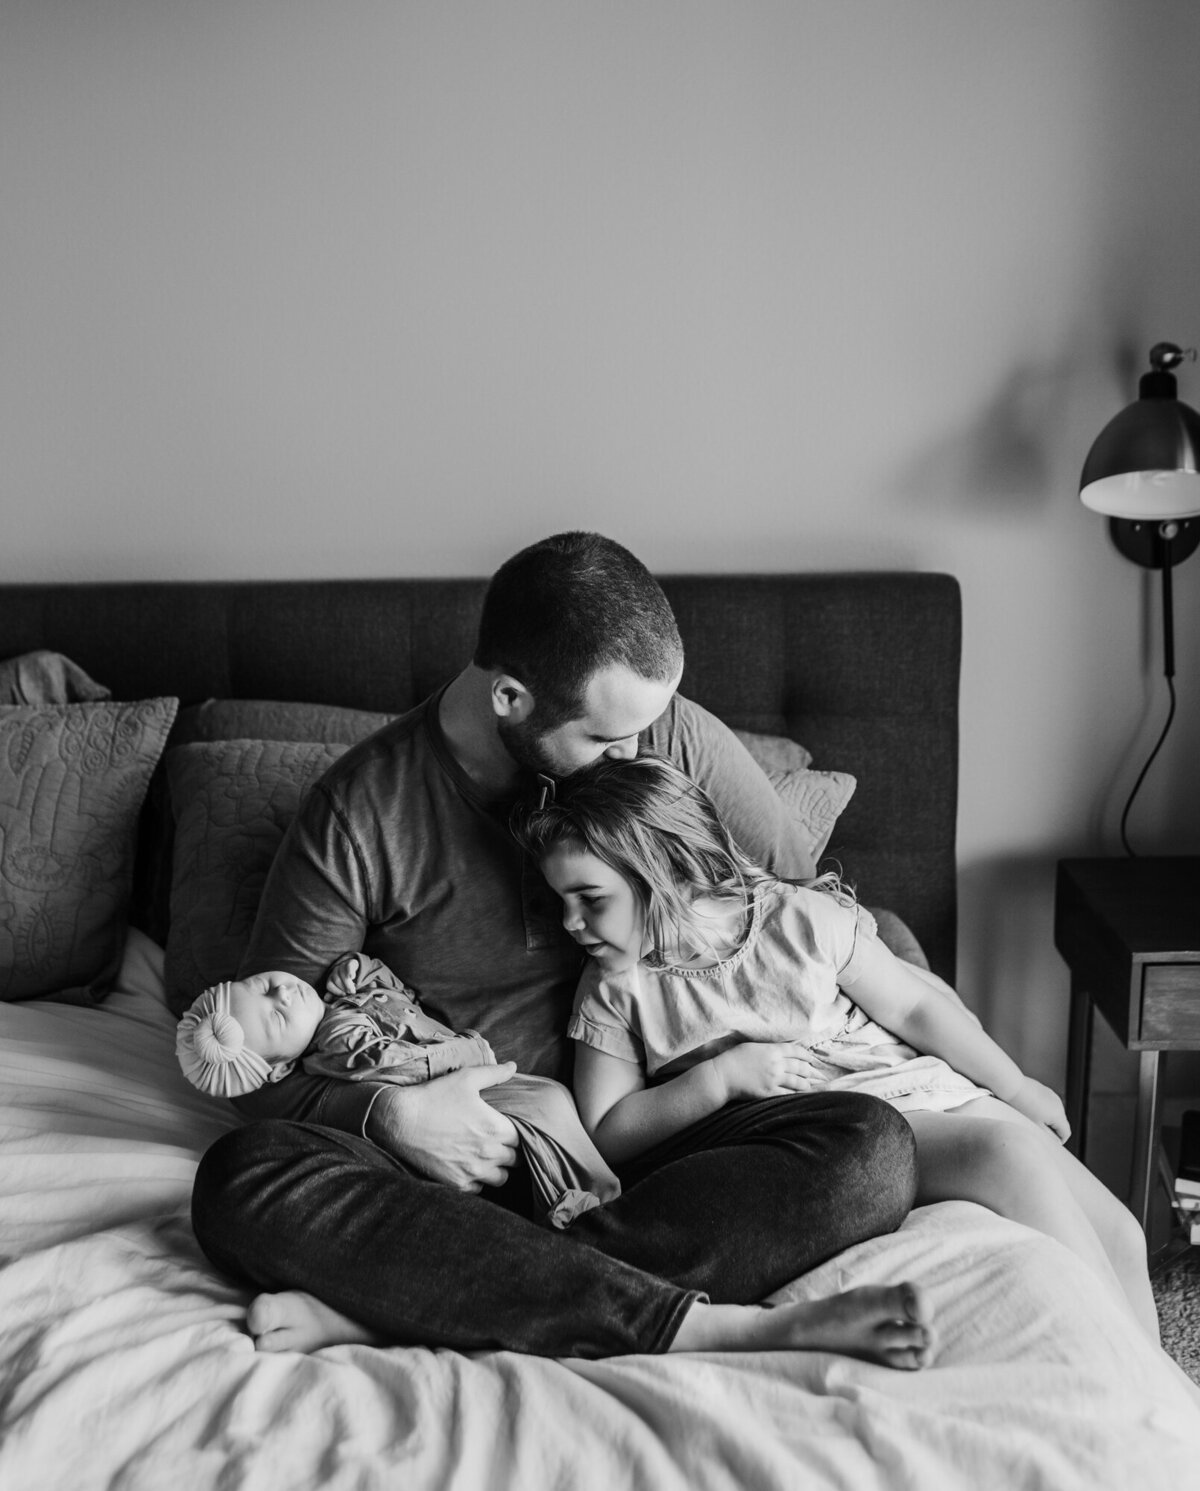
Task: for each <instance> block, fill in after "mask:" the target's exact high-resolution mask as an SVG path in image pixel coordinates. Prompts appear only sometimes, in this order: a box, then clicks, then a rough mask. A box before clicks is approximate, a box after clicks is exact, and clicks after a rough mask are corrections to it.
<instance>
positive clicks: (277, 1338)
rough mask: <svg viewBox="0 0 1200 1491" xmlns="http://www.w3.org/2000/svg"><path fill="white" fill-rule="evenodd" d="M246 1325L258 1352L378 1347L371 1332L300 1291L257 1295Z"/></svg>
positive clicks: (378, 1339)
mask: <svg viewBox="0 0 1200 1491" xmlns="http://www.w3.org/2000/svg"><path fill="white" fill-rule="evenodd" d="M246 1326H247V1328H248V1330H249V1331H250V1334H251V1335H252V1336H253V1337H254V1345H255V1348H256V1349H257V1350H258V1351H320V1349H321V1347H322V1346H379V1345H382V1344H383V1343H382V1342H381V1340H380V1338H379V1337H378V1336H377V1335H375V1333H374V1332H373V1331H370V1330H368V1329H367V1327H366V1326H365V1325H359V1323H358V1321H357V1320H351V1319H350V1317H349V1316H348V1315H343V1314H341V1313H340V1312H339V1311H338V1310H335V1309H334V1308H333V1306H332V1305H327V1304H325V1303H324V1302H323V1301H321V1300H319V1299H316V1298H315V1297H314V1296H313V1295H311V1294H303V1293H301V1291H300V1290H298V1289H297V1290H289V1291H288V1292H286V1293H284V1294H260V1295H258V1297H257V1298H256V1299H254V1300H252V1301H251V1302H250V1309H249V1311H248V1312H247V1314H246Z"/></svg>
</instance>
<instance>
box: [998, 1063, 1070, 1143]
mask: <svg viewBox="0 0 1200 1491" xmlns="http://www.w3.org/2000/svg"><path fill="white" fill-rule="evenodd" d="M1008 1106H1009V1107H1010V1108H1015V1109H1016V1110H1017V1112H1018V1113H1024V1115H1025V1117H1026V1118H1032V1119H1033V1121H1034V1123H1036V1124H1041V1125H1042V1127H1044V1128H1047V1129H1049V1130H1050V1132H1051V1133H1052V1134H1054V1135H1056V1136H1057V1138H1058V1139H1059V1140H1061V1142H1062V1143H1063V1144H1065V1143H1066V1142H1067V1140H1068V1139H1069V1138H1070V1137H1071V1125H1070V1124H1069V1123H1068V1122H1067V1113H1066V1109H1065V1108H1064V1107H1063V1105H1062V1099H1061V1098H1060V1097H1059V1095H1058V1093H1056V1092H1053V1091H1052V1090H1051V1089H1050V1088H1049V1087H1046V1086H1045V1085H1044V1084H1043V1083H1041V1082H1035V1081H1034V1079H1033V1078H1032V1077H1022V1079H1021V1085H1020V1087H1018V1088H1017V1090H1016V1092H1015V1094H1014V1095H1013V1096H1012V1097H1010V1098H1009V1099H1008Z"/></svg>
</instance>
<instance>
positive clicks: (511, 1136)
mask: <svg viewBox="0 0 1200 1491" xmlns="http://www.w3.org/2000/svg"><path fill="white" fill-rule="evenodd" d="M516 1070H517V1066H516V1063H515V1062H513V1061H506V1062H504V1063H503V1064H502V1065H500V1066H472V1067H462V1068H461V1069H460V1070H459V1071H457V1072H448V1073H447V1074H446V1075H445V1076H444V1077H435V1078H434V1079H433V1081H432V1082H421V1083H418V1084H416V1085H415V1086H412V1087H386V1088H384V1089H383V1091H382V1092H380V1093H378V1094H377V1095H376V1098H375V1101H374V1103H373V1104H372V1105H371V1111H370V1114H369V1115H368V1117H367V1138H368V1139H371V1140H373V1141H374V1142H375V1143H376V1144H378V1145H379V1147H380V1149H386V1150H387V1152H388V1153H389V1154H391V1155H395V1157H396V1158H397V1159H398V1160H403V1161H404V1163H405V1164H406V1165H411V1166H412V1168H413V1169H414V1170H419V1171H420V1172H421V1174H422V1175H427V1176H429V1178H430V1179H431V1180H438V1181H441V1182H442V1183H443V1184H444V1185H450V1186H455V1187H456V1188H457V1189H458V1190H460V1191H479V1190H481V1189H482V1188H483V1187H484V1186H500V1185H503V1184H504V1182H505V1181H506V1180H507V1179H508V1169H509V1166H510V1165H511V1164H512V1163H513V1161H514V1160H515V1159H516V1157H517V1130H516V1128H515V1126H514V1125H513V1122H512V1120H511V1119H510V1118H506V1117H505V1116H504V1114H503V1113H497V1112H496V1110H495V1108H492V1107H490V1106H489V1105H488V1104H487V1103H485V1102H484V1100H483V1099H482V1098H481V1097H480V1096H479V1093H480V1091H481V1089H482V1088H485V1087H491V1086H493V1085H494V1084H496V1083H498V1082H507V1081H508V1079H509V1078H510V1077H511V1076H512V1075H513V1073H514V1072H515V1071H516Z"/></svg>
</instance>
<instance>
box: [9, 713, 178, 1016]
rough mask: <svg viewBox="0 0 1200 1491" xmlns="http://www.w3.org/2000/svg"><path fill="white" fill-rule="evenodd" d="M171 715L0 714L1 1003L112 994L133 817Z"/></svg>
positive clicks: (126, 892)
mask: <svg viewBox="0 0 1200 1491" xmlns="http://www.w3.org/2000/svg"><path fill="white" fill-rule="evenodd" d="M178 707H179V700H178V699H144V700H142V701H140V702H137V703H123V704H114V703H110V702H105V703H101V702H94V703H87V704H45V705H20V704H18V705H8V706H2V707H0V999H9V1000H12V999H32V998H36V997H37V996H39V995H54V996H55V997H57V998H59V999H66V1000H69V1001H71V1002H74V1003H84V1004H89V1003H94V1002H96V1001H98V1000H99V999H101V998H103V996H104V994H106V993H107V992H108V990H109V988H111V986H112V980H113V978H114V976H115V974H116V972H117V969H118V967H119V965H120V958H121V949H122V946H123V944H124V939H125V928H126V919H127V916H128V910H129V897H130V890H131V886H132V878H133V854H134V844H135V841H136V835H137V821H138V813H139V811H140V809H141V806H142V800H143V798H144V797H145V795H146V788H147V785H148V784H149V781H150V774H151V772H152V771H153V770H154V766H155V763H156V762H157V761H158V758H159V756H160V755H161V754H162V751H163V747H164V745H165V744H166V740H167V732H168V731H169V730H170V728H171V722H172V720H173V719H174V718H175V711H176V710H177V709H178Z"/></svg>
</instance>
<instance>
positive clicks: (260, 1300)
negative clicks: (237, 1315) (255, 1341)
mask: <svg viewBox="0 0 1200 1491" xmlns="http://www.w3.org/2000/svg"><path fill="white" fill-rule="evenodd" d="M275 1299H276V1296H275V1295H273V1294H258V1295H255V1297H254V1298H253V1299H252V1300H251V1301H250V1308H249V1309H248V1310H247V1311H246V1329H247V1330H248V1331H249V1332H250V1334H251V1335H252V1336H254V1337H256V1338H257V1337H258V1336H262V1335H266V1334H267V1332H268V1331H271V1330H273V1329H274V1328H275V1325H276V1323H277V1321H278V1318H279V1311H278V1309H277V1308H276V1304H275Z"/></svg>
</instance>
